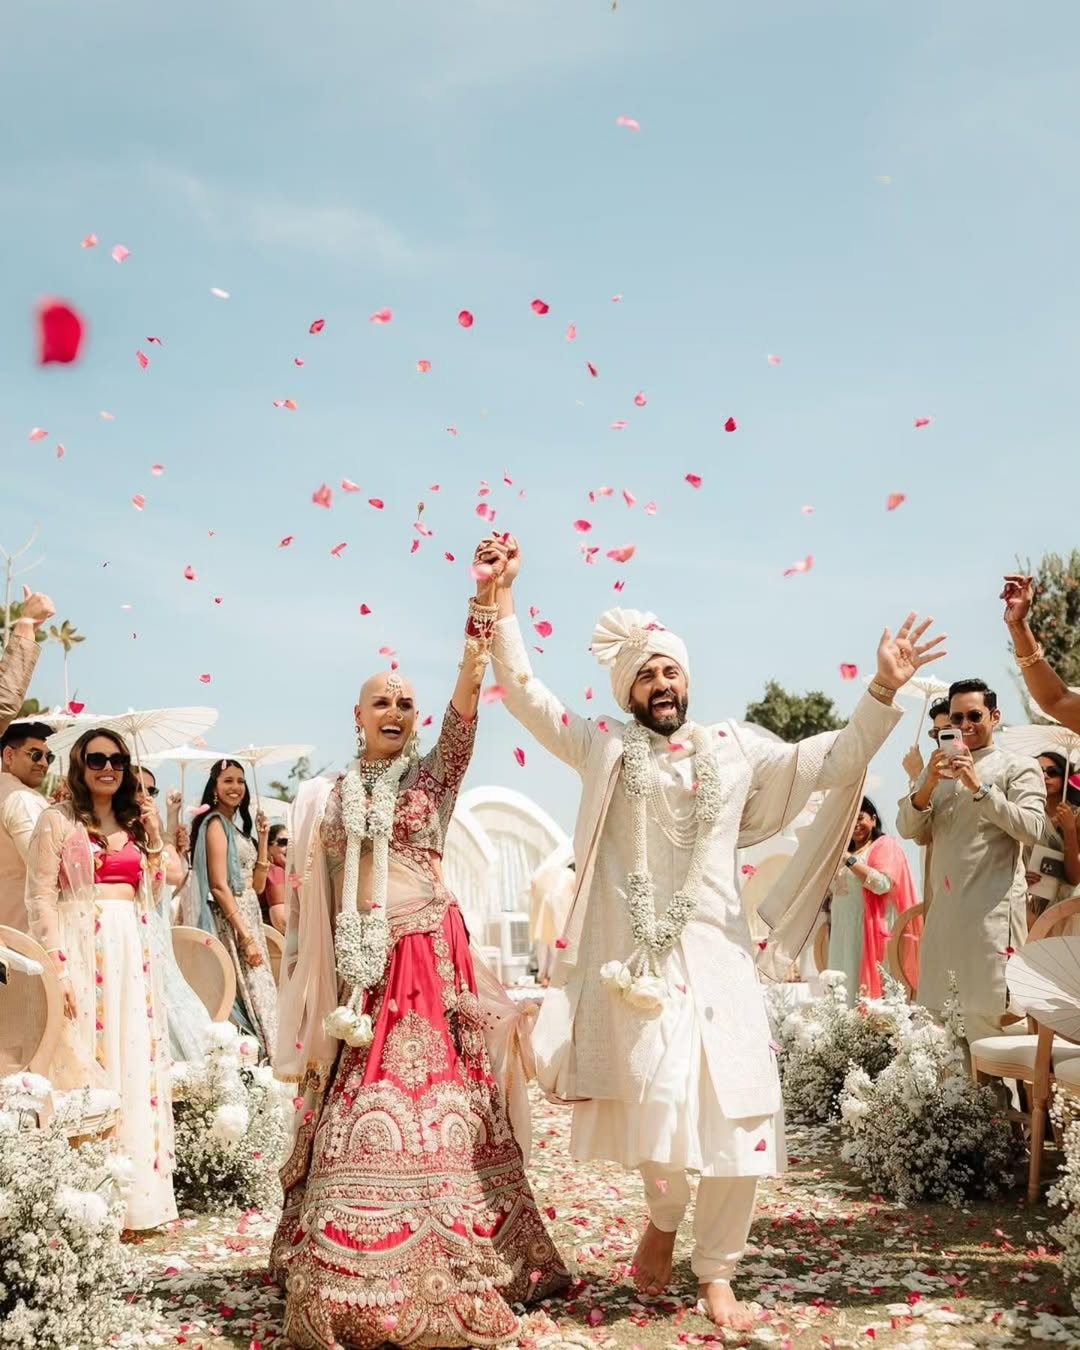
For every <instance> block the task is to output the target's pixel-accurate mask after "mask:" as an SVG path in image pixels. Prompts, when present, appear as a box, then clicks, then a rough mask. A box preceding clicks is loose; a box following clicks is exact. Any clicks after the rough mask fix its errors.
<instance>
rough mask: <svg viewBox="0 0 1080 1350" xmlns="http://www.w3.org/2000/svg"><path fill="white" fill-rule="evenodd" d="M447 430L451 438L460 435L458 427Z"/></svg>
mask: <svg viewBox="0 0 1080 1350" xmlns="http://www.w3.org/2000/svg"><path fill="white" fill-rule="evenodd" d="M446 430H447V432H448V433H449V434H450V435H451V436H456V435H457V434H458V429H457V427H447V428H446Z"/></svg>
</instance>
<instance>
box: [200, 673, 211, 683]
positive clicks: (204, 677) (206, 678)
mask: <svg viewBox="0 0 1080 1350" xmlns="http://www.w3.org/2000/svg"><path fill="white" fill-rule="evenodd" d="M199 683H200V684H209V683H210V676H209V675H200V676H199Z"/></svg>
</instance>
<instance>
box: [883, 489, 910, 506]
mask: <svg viewBox="0 0 1080 1350" xmlns="http://www.w3.org/2000/svg"><path fill="white" fill-rule="evenodd" d="M906 501H907V496H906V494H905V493H903V492H890V493H889V495H888V497H887V498H886V500H885V510H886V511H895V510H896V508H897V507H898V506H903V504H904V502H906Z"/></svg>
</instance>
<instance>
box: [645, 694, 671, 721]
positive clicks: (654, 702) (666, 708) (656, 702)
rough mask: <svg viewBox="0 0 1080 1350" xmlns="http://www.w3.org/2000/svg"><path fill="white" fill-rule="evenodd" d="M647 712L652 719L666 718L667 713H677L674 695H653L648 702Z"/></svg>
mask: <svg viewBox="0 0 1080 1350" xmlns="http://www.w3.org/2000/svg"><path fill="white" fill-rule="evenodd" d="M649 711H650V712H651V713H652V715H653V716H654V717H666V716H667V715H668V714H669V713H674V712H678V705H677V704H676V702H675V697H674V695H673V694H653V696H652V698H651V699H650V700H649Z"/></svg>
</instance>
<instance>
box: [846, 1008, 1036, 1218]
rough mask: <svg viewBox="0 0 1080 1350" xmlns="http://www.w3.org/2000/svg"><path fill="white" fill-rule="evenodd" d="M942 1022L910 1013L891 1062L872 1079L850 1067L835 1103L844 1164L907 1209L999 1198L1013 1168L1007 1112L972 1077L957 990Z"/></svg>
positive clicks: (918, 1010) (914, 1010) (917, 1010)
mask: <svg viewBox="0 0 1080 1350" xmlns="http://www.w3.org/2000/svg"><path fill="white" fill-rule="evenodd" d="M943 1020H944V1025H941V1024H939V1023H938V1022H936V1021H935V1019H934V1017H933V1016H932V1014H930V1013H929V1012H927V1011H926V1009H925V1008H919V1007H912V1008H911V1009H910V1014H909V1017H908V1018H907V1019H906V1021H905V1023H904V1025H902V1027H901V1031H900V1048H899V1051H898V1052H897V1055H896V1058H895V1059H894V1060H893V1061H892V1063H891V1064H890V1065H888V1067H887V1068H885V1069H883V1070H882V1071H881V1072H880V1073H879V1074H878V1075H877V1077H876V1078H874V1079H871V1077H870V1075H869V1074H868V1073H867V1072H866V1071H865V1070H864V1069H862V1068H853V1069H852V1070H851V1072H850V1073H849V1074H848V1076H847V1079H846V1081H845V1083H844V1090H843V1092H842V1094H841V1098H840V1118H841V1121H842V1126H841V1130H842V1134H843V1139H844V1144H843V1149H842V1157H843V1158H844V1161H845V1162H849V1163H851V1165H852V1166H853V1167H854V1168H855V1170H856V1172H858V1173H859V1175H860V1176H861V1177H862V1178H863V1180H864V1181H866V1182H867V1183H868V1184H869V1185H870V1186H872V1187H873V1188H874V1189H875V1190H877V1191H881V1192H882V1193H883V1194H885V1195H888V1196H891V1197H893V1198H894V1199H896V1200H899V1201H900V1202H901V1203H903V1204H911V1203H912V1202H914V1201H923V1202H925V1201H928V1200H944V1201H945V1202H946V1203H947V1204H950V1205H960V1204H962V1203H963V1202H964V1201H966V1200H969V1199H974V1198H978V1197H993V1196H996V1195H998V1194H999V1193H1000V1192H1002V1191H1004V1190H1007V1189H1008V1188H1009V1186H1010V1185H1011V1184H1012V1179H1013V1174H1014V1170H1015V1166H1016V1162H1017V1157H1018V1154H1017V1146H1016V1144H1015V1143H1014V1141H1013V1136H1012V1131H1011V1129H1010V1126H1009V1122H1008V1120H1007V1118H1006V1113H1005V1111H1004V1110H1003V1109H1002V1106H1001V1104H1000V1102H999V1101H998V1099H997V1097H996V1096H995V1095H994V1092H993V1090H992V1089H991V1088H989V1087H985V1086H981V1085H979V1084H977V1083H975V1082H973V1081H972V1078H971V1075H970V1072H969V1070H968V1067H967V1063H966V1061H965V1057H964V1052H963V1049H962V1040H963V1035H964V1030H963V1024H962V1022H961V1020H960V1014H959V1007H958V1004H957V1000H956V993H955V988H954V990H953V994H952V996H951V997H950V999H949V1002H948V1003H947V1005H946V1007H945V1010H944V1018H943Z"/></svg>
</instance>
